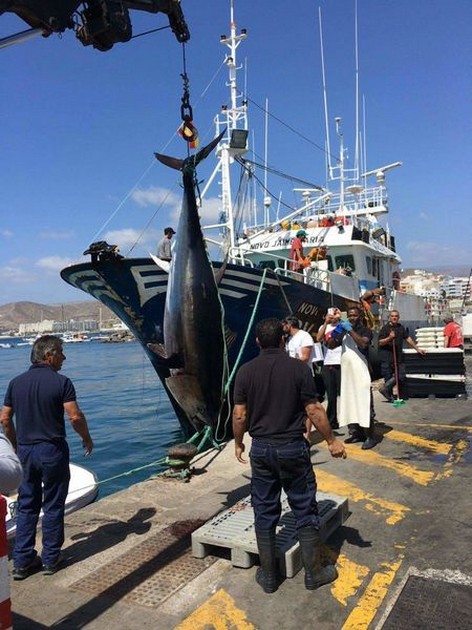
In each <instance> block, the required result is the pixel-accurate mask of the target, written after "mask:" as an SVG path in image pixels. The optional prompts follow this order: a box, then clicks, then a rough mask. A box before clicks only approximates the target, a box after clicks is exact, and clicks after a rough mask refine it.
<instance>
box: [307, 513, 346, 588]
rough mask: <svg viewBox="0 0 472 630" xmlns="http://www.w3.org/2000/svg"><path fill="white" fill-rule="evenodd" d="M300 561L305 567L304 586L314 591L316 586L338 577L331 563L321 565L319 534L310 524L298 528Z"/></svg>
mask: <svg viewBox="0 0 472 630" xmlns="http://www.w3.org/2000/svg"><path fill="white" fill-rule="evenodd" d="M298 540H299V541H300V551H301V554H302V563H303V567H304V569H305V588H306V589H308V590H309V591H314V590H315V589H316V588H319V587H320V586H323V584H329V583H330V582H334V580H335V579H336V578H337V577H338V572H337V571H336V567H335V566H334V565H332V564H330V565H328V566H326V567H322V566H321V557H320V548H321V542H320V535H319V532H318V531H317V530H316V529H315V528H314V527H312V526H308V527H302V528H301V529H299V530H298Z"/></svg>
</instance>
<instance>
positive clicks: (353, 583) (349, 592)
mask: <svg viewBox="0 0 472 630" xmlns="http://www.w3.org/2000/svg"><path fill="white" fill-rule="evenodd" d="M323 551H324V552H326V556H327V557H328V558H329V559H330V561H331V563H332V564H336V568H337V570H338V574H339V575H338V579H337V580H336V581H335V582H333V584H332V585H331V594H332V596H333V597H334V598H335V599H337V600H338V602H339V603H340V604H342V605H343V606H347V599H348V597H352V596H353V595H355V594H356V593H357V591H358V590H359V587H360V586H361V584H362V582H363V581H364V578H365V577H366V575H368V574H369V567H365V566H363V565H362V564H357V563H356V562H353V561H352V560H349V558H347V557H346V556H345V555H344V554H342V553H341V554H339V556H337V554H336V553H335V552H334V551H332V550H331V549H327V550H326V548H325V547H323ZM336 556H337V557H336Z"/></svg>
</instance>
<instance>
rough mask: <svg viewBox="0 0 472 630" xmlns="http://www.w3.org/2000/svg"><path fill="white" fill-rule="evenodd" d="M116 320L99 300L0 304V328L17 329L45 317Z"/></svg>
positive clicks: (60, 319) (58, 319)
mask: <svg viewBox="0 0 472 630" xmlns="http://www.w3.org/2000/svg"><path fill="white" fill-rule="evenodd" d="M100 309H101V311H102V313H101V319H102V321H103V320H109V319H113V320H116V319H117V318H116V316H115V315H114V314H113V313H112V312H111V311H110V309H108V308H107V307H106V306H103V305H101V304H100V303H99V302H96V301H95V300H94V301H91V300H90V301H83V302H66V303H64V304H37V303H36V302H12V303H11V304H4V305H3V306H0V330H17V329H18V326H19V325H20V324H30V323H33V322H40V321H41V320H43V319H52V320H54V321H62V320H64V321H67V320H69V319H76V320H85V319H96V320H99V319H100Z"/></svg>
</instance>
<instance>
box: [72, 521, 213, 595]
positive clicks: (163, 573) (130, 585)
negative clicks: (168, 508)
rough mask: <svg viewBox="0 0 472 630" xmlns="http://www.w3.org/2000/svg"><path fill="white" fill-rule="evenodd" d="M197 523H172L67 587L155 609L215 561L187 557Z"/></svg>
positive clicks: (198, 523) (199, 523) (198, 522)
mask: <svg viewBox="0 0 472 630" xmlns="http://www.w3.org/2000/svg"><path fill="white" fill-rule="evenodd" d="M199 525H201V521H183V522H178V523H174V524H173V525H171V526H169V527H167V528H165V529H164V530H162V531H160V532H158V533H157V534H154V535H153V536H149V537H148V538H147V539H146V540H145V541H144V542H142V543H140V544H138V545H136V546H134V547H133V548H132V549H130V550H129V551H127V552H126V553H124V554H122V555H121V556H119V557H117V558H115V559H114V560H112V561H110V562H109V563H108V564H106V565H105V566H103V567H101V568H100V569H97V570H96V571H94V572H93V573H91V574H90V575H88V576H86V577H83V578H81V579H80V580H79V581H78V582H76V583H75V584H72V585H71V587H70V588H71V589H72V590H75V591H81V592H86V593H93V594H94V595H101V596H104V597H108V598H110V599H111V600H113V601H117V600H120V601H122V602H125V603H126V602H127V601H128V602H133V603H137V604H140V605H142V606H149V607H157V606H159V605H160V604H162V602H163V601H165V600H166V599H167V598H168V597H170V596H171V595H172V594H173V593H175V591H177V590H178V589H179V588H182V586H184V585H185V584H187V583H188V582H189V581H191V580H192V579H194V578H195V577H197V576H198V575H199V574H200V573H202V571H204V570H205V569H206V568H207V567H208V566H210V565H211V564H212V563H213V562H214V561H215V559H214V558H207V559H205V562H203V563H202V562H201V560H197V559H195V558H193V557H192V556H191V554H190V534H191V532H192V531H194V530H195V528H197V527H198V526H199Z"/></svg>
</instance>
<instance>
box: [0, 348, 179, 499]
mask: <svg viewBox="0 0 472 630" xmlns="http://www.w3.org/2000/svg"><path fill="white" fill-rule="evenodd" d="M5 341H6V340H5ZM9 341H12V342H13V343H16V341H18V340H16V341H14V340H9ZM30 353H31V346H14V347H12V348H1V349H0V364H1V370H0V396H1V402H2V404H3V398H4V395H5V391H6V388H7V385H8V382H9V381H10V379H12V378H13V377H14V376H16V375H17V374H20V373H21V372H24V371H25V370H26V369H28V367H29V366H30ZM64 354H65V355H66V361H65V362H64V365H63V367H62V370H61V373H62V374H64V375H65V376H68V377H69V378H71V379H72V382H73V383H74V385H75V388H76V392H77V400H78V403H79V406H80V407H81V409H82V411H83V412H84V413H85V415H86V417H87V421H88V424H89V428H90V433H91V435H92V438H93V441H94V451H93V453H92V455H91V456H90V457H88V458H84V457H83V451H82V447H81V440H80V438H79V436H78V435H77V434H76V433H75V432H74V431H73V430H72V428H71V426H70V424H69V422H68V421H67V419H66V429H67V436H68V442H69V445H70V449H71V460H72V461H73V462H74V463H77V464H81V465H83V466H86V467H87V468H89V469H90V470H93V471H94V472H95V473H96V475H97V476H98V479H99V481H100V482H101V483H100V491H99V497H104V496H107V495H110V494H112V493H114V492H117V491H118V490H122V489H124V488H127V487H129V486H131V485H133V484H135V483H137V482H138V481H143V480H144V479H147V478H148V477H150V476H151V475H153V474H154V473H156V472H159V471H160V470H162V468H161V466H160V465H159V464H156V465H155V466H149V467H147V466H148V465H149V464H152V463H153V462H156V461H158V460H161V459H162V458H163V457H165V456H166V453H167V449H168V448H169V446H170V445H172V444H175V443H176V442H180V441H182V439H183V438H182V434H181V432H180V425H179V423H178V421H177V419H176V417H175V414H174V411H173V409H172V406H171V404H170V403H169V400H168V398H167V395H166V393H165V391H164V389H163V387H162V386H161V383H160V381H159V379H158V377H157V375H156V373H155V372H154V369H153V368H152V366H151V364H150V363H149V361H148V359H147V358H146V356H145V354H144V352H143V350H142V348H141V346H140V345H139V344H138V343H136V342H129V343H96V342H86V343H68V344H64ZM143 466H146V468H142V467H143ZM140 468H141V470H136V471H135V469H140ZM128 471H135V472H132V473H131V474H129V475H124V473H126V472H128ZM111 478H113V479H111Z"/></svg>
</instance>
